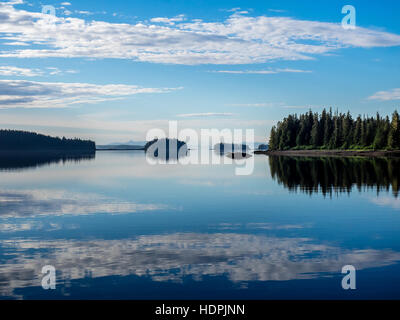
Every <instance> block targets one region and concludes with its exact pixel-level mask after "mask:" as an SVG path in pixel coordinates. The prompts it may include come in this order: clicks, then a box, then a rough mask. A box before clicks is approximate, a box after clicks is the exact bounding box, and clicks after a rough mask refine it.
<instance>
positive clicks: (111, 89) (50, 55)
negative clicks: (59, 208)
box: [0, 0, 400, 144]
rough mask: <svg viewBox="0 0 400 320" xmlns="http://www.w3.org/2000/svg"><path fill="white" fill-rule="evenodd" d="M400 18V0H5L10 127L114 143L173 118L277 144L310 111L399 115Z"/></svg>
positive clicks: (3, 82) (3, 71) (1, 37)
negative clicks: (351, 13) (274, 139)
mask: <svg viewBox="0 0 400 320" xmlns="http://www.w3.org/2000/svg"><path fill="white" fill-rule="evenodd" d="M345 5H351V6H353V7H354V9H355V27H354V28H348V27H344V26H343V25H342V19H343V18H344V17H345V16H346V14H347V13H348V12H346V13H342V8H343V6H345ZM53 8H54V11H53ZM399 15H400V2H399V1H395V0H393V1H389V0H381V1H363V0H357V1H356V0H354V1H353V0H351V1H349V2H347V1H336V0H330V1H309V0H303V1H296V0H293V1H289V0H287V1H272V0H264V1H251V0H246V1H234V0H231V1H215V0H214V1H205V0H203V1H190V0H184V1H183V0H170V1H154V0H147V1H125V0H113V1H105V0H101V1H99V0H97V1H93V0H90V1H89V0H79V1H77V0H71V1H48V2H46V1H33V0H26V1H25V0H24V1H23V0H11V1H1V2H0V128H7V129H21V130H29V131H37V132H40V133H44V134H49V135H54V136H66V137H79V138H87V139H92V140H95V141H96V142H97V143H98V144H107V143H114V142H126V141H129V140H134V141H144V140H145V138H146V134H147V132H148V131H149V130H151V129H154V128H160V129H164V130H167V129H168V121H170V120H174V121H178V127H179V128H180V129H184V128H192V129H195V130H200V129H214V128H216V129H224V128H228V129H254V130H255V140H256V141H257V142H265V141H266V140H267V138H268V136H269V131H270V129H271V127H272V126H273V125H274V124H275V123H276V122H277V121H279V120H281V119H282V118H283V117H285V116H287V115H288V114H290V113H304V112H306V111H308V110H309V109H310V108H311V109H312V110H313V111H314V112H321V111H322V110H323V108H329V107H332V108H334V109H338V110H339V111H342V112H347V111H348V110H350V112H351V113H352V114H353V115H354V116H357V115H358V114H369V115H374V114H375V113H376V112H377V111H379V112H380V113H381V114H383V115H390V114H391V113H392V112H393V111H394V110H395V109H396V108H397V109H400V108H399V106H400V73H399V71H400V59H399V57H400V19H398V17H399ZM346 21H347V20H346Z"/></svg>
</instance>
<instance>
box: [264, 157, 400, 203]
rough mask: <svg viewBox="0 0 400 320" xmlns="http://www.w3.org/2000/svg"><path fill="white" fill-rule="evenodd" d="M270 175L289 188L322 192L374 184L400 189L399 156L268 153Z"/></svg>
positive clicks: (372, 186) (377, 187)
mask: <svg viewBox="0 0 400 320" xmlns="http://www.w3.org/2000/svg"><path fill="white" fill-rule="evenodd" d="M269 166H270V170H271V176H272V177H273V178H274V179H277V181H278V183H280V184H283V185H284V186H285V187H286V188H288V189H289V190H291V191H297V190H299V189H300V191H302V192H305V193H308V194H312V193H319V192H320V193H322V194H324V195H327V194H330V195H332V194H333V193H342V192H347V193H350V192H351V191H352V188H353V187H357V188H358V190H359V191H362V190H363V189H364V188H376V190H377V192H378V193H379V191H382V190H387V191H388V190H390V189H391V190H392V192H393V195H394V196H395V197H397V196H398V194H399V190H400V185H399V183H400V158H355V157H348V158H347V157H346V158H337V157H321V158H318V157H315V158H314V157H287V156H270V157H269Z"/></svg>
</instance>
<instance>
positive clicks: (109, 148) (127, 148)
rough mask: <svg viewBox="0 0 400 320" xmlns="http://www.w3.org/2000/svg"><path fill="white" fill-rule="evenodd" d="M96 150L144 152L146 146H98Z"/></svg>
mask: <svg viewBox="0 0 400 320" xmlns="http://www.w3.org/2000/svg"><path fill="white" fill-rule="evenodd" d="M96 148H97V150H144V146H138V145H125V144H121V145H117V144H108V145H99V146H96Z"/></svg>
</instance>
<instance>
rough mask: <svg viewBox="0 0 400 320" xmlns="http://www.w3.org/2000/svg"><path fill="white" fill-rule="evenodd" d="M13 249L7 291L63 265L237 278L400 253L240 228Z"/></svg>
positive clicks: (383, 260)
mask: <svg viewBox="0 0 400 320" xmlns="http://www.w3.org/2000/svg"><path fill="white" fill-rule="evenodd" d="M0 247H1V249H2V251H4V252H10V253H11V254H10V255H9V257H8V259H7V261H5V262H4V263H2V264H1V266H0V295H3V296H6V295H7V296H12V295H13V291H14V290H15V289H16V288H23V287H32V286H39V285H40V278H41V274H40V270H41V268H42V266H44V265H47V264H50V265H54V266H57V270H58V271H59V273H60V276H59V277H58V280H60V282H66V281H70V280H77V279H83V278H85V277H88V276H89V277H90V278H99V277H106V276H128V275H137V276H146V277H150V278H151V279H152V280H153V281H173V282H178V283H179V282H181V281H182V279H183V278H184V277H187V276H190V277H192V278H193V279H194V280H196V281H201V280H202V279H203V278H204V277H206V276H225V277H227V278H228V279H229V280H230V281H231V282H249V281H271V280H274V281H286V280H293V279H313V278H317V277H320V276H322V275H324V274H325V275H329V274H331V273H336V274H337V273H339V272H340V270H341V268H342V266H344V265H346V264H351V265H354V266H357V270H362V269H365V268H371V267H378V266H387V265H391V264H394V263H396V262H397V261H400V253H399V252H394V251H391V250H373V249H368V250H347V249H342V248H340V247H336V246H333V245H329V244H319V243H315V242H313V241H311V239H308V238H276V237H268V236H265V235H252V234H235V233H228V234H223V233H214V234H202V233H174V234H167V235H149V236H140V237H138V238H135V239H123V240H108V241H106V240H86V241H82V240H75V241H72V240H71V241H70V240H65V241H64V240H54V241H50V240H40V241H39V240H33V239H27V240H13V241H8V240H4V241H1V242H0Z"/></svg>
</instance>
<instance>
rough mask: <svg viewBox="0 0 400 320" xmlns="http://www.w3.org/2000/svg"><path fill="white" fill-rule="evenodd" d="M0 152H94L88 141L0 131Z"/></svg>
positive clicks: (94, 147)
mask: <svg viewBox="0 0 400 320" xmlns="http://www.w3.org/2000/svg"><path fill="white" fill-rule="evenodd" d="M0 151H2V152H4V151H35V152H36V151H37V152H40V151H57V152H58V151H63V152H72V151H75V152H76V151H85V152H87V151H89V152H95V151H96V144H95V143H94V142H93V141H90V140H81V139H66V138H65V137H64V138H58V137H57V138H54V137H50V136H45V135H42V134H38V133H34V132H26V131H17V130H0Z"/></svg>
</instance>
